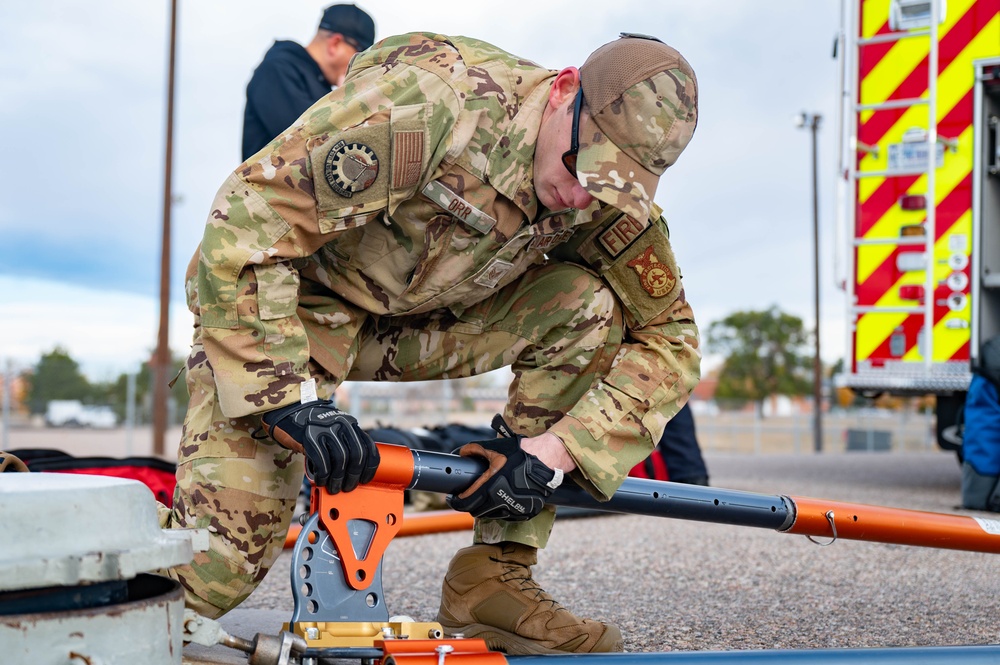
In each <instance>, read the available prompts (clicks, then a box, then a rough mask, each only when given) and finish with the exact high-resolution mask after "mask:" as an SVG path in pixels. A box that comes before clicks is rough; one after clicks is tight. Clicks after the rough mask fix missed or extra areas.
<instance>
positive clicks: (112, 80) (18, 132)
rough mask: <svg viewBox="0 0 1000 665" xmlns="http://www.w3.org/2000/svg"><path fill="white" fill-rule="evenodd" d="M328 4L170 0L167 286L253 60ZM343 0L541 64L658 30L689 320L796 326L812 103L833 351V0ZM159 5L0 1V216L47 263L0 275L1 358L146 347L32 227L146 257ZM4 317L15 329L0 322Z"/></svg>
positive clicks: (806, 283)
mask: <svg viewBox="0 0 1000 665" xmlns="http://www.w3.org/2000/svg"><path fill="white" fill-rule="evenodd" d="M329 2H332V0H328V1H322V2H321V1H310V2H292V3H276V2H274V1H273V0H244V1H243V2H240V3H233V2H231V1H230V0H199V1H198V2H181V3H179V5H180V9H179V17H180V25H179V30H178V64H177V88H176V126H175V130H176V133H175V137H174V151H175V152H174V172H173V173H174V192H175V193H176V194H179V195H181V196H183V203H181V204H179V205H177V206H175V208H174V214H173V228H174V233H173V257H172V271H173V279H172V286H173V289H174V292H175V294H178V295H179V294H180V293H182V276H183V272H184V268H185V266H186V265H187V262H188V259H189V257H190V255H191V252H192V251H193V249H194V247H195V246H196V245H197V243H198V240H199V238H200V235H201V229H202V227H203V224H204V219H205V217H206V215H207V212H208V209H209V206H210V205H211V201H212V199H213V198H214V195H215V192H216V190H217V188H218V187H219V185H220V184H221V183H222V181H223V180H224V179H225V177H226V175H227V174H228V173H229V171H230V170H231V169H233V168H234V167H235V166H236V165H237V162H238V161H239V151H240V133H241V126H242V113H243V95H244V88H245V85H246V82H247V80H248V79H249V77H250V74H251V72H252V70H253V68H254V67H255V66H256V65H257V63H258V62H259V60H260V58H261V56H262V55H263V53H264V51H266V50H267V48H268V47H269V46H270V44H271V42H272V40H274V39H294V40H297V41H300V42H303V41H306V40H308V39H309V38H310V36H311V35H312V33H313V31H314V30H315V26H316V24H317V22H318V19H319V16H320V13H321V11H322V8H323V7H324V6H325V5H326V4H329ZM359 4H360V6H362V7H363V8H365V9H366V10H368V11H369V12H370V13H371V14H372V15H373V16H374V17H375V21H376V25H377V30H378V36H379V37H384V36H387V35H389V34H396V33H400V32H406V31H412V30H429V31H438V32H442V33H444V34H464V35H469V36H474V37H477V38H480V39H484V40H486V41H489V42H492V43H495V44H497V45H499V46H502V47H504V48H506V49H507V50H509V51H511V52H514V53H517V54H519V55H522V56H524V57H526V58H529V59H532V60H535V61H537V62H539V63H542V64H544V65H546V66H549V67H553V68H559V67H562V66H566V65H571V64H576V65H579V64H582V62H583V60H584V59H585V58H586V56H587V55H588V54H589V53H590V52H591V51H592V50H593V49H594V48H596V47H597V46H600V45H601V44H602V43H604V42H606V41H609V40H611V39H613V38H615V36H616V35H617V34H618V32H619V31H633V32H642V33H648V34H653V35H657V36H660V37H662V38H664V39H665V40H666V41H668V42H670V43H672V44H674V45H675V46H677V47H678V48H679V49H680V50H681V51H682V52H683V53H684V55H685V56H686V57H687V58H688V60H690V62H691V63H692V65H693V66H694V67H695V69H696V71H697V74H698V79H699V84H700V96H701V109H700V113H701V115H700V122H699V127H698V131H697V133H696V135H695V138H694V141H693V142H692V144H691V147H690V148H689V150H688V151H687V153H686V154H685V155H684V156H683V157H682V158H681V160H680V161H679V162H678V164H677V165H676V166H675V167H673V168H671V170H670V171H669V172H668V173H667V175H666V176H665V178H664V181H663V183H662V185H661V187H660V190H659V192H658V196H657V200H658V202H659V203H660V204H661V205H663V206H664V208H665V210H666V213H667V217H668V220H669V222H670V226H671V232H672V239H673V243H674V247H675V250H676V253H677V256H678V260H679V262H680V264H681V267H682V268H683V270H684V279H685V286H686V288H687V291H688V295H689V298H690V299H691V301H692V303H693V304H694V306H695V308H696V312H697V314H698V317H699V321H700V322H701V323H702V324H703V325H707V324H708V323H709V322H710V321H712V320H716V319H718V318H722V317H723V316H725V315H726V314H728V313H730V312H732V311H735V310H738V309H761V308H765V307H768V306H770V305H771V304H775V303H776V304H778V305H779V306H780V307H782V309H784V310H786V311H790V312H791V313H793V314H796V315H797V316H800V317H802V318H803V319H804V320H805V321H806V325H807V326H809V327H811V326H812V325H813V323H812V235H811V202H810V190H809V187H810V180H809V174H808V168H809V159H810V155H809V141H808V134H807V133H806V132H803V131H801V130H797V129H796V128H795V127H794V126H793V124H792V122H791V118H792V116H793V115H794V114H796V113H798V112H799V111H801V110H809V111H818V112H821V113H823V115H824V117H825V123H824V125H823V129H822V131H821V134H820V163H821V174H820V182H821V192H820V204H821V211H822V214H821V217H822V219H821V223H822V226H823V232H822V242H821V247H822V251H821V254H822V266H823V276H822V284H823V302H824V306H823V319H824V349H825V350H824V357H826V358H830V359H835V358H837V357H840V356H841V355H842V354H843V344H842V343H837V342H835V341H834V340H835V339H837V338H838V337H839V338H841V339H842V338H843V333H842V332H841V333H840V334H839V335H836V334H835V332H833V331H837V330H841V331H842V330H843V325H842V323H841V321H842V320H843V316H844V311H845V306H844V303H843V297H842V294H841V293H840V292H839V291H835V290H833V289H832V288H831V286H830V285H832V284H833V254H834V245H833V231H832V224H833V220H832V214H831V212H832V210H833V191H834V180H833V177H834V176H833V171H834V163H835V156H836V152H835V150H834V138H835V134H836V132H835V122H834V108H835V104H836V98H837V91H836V89H835V88H836V84H837V77H836V63H835V61H833V60H832V59H831V57H830V46H831V43H832V38H833V36H834V34H835V33H836V31H837V29H838V27H839V26H838V16H837V11H838V3H837V2H834V0H825V1H819V2H801V0H769V1H768V2H746V1H745V0H702V1H701V2H697V3H690V2H677V1H676V0H662V1H660V2H649V1H648V0H619V1H618V2H613V3H607V2H594V1H593V0H576V1H574V0H554V1H552V2H538V1H537V0H507V1H506V2H504V3H502V4H501V5H498V4H496V3H468V2H459V1H458V0H424V1H422V2H413V1H412V0H406V1H404V0H368V1H359ZM168 7H169V5H168V4H167V3H153V4H150V3H142V2H139V3H136V2H128V1H127V0H105V1H104V2H99V3H93V2H84V1H83V0H51V1H49V2H44V3H19V2H7V3H2V4H0V40H2V42H3V43H4V49H3V50H2V51H0V90H3V91H4V97H3V103H2V104H0V124H2V125H3V126H4V127H5V129H7V134H6V135H5V147H6V148H7V150H8V152H7V154H6V156H5V159H6V162H5V169H4V180H5V184H6V185H7V187H8V191H10V192H14V193H15V194H16V195H11V196H7V197H5V198H4V200H3V201H0V232H3V233H10V232H16V233H18V235H17V237H18V238H24V237H25V235H24V231H25V230H26V229H27V230H30V232H31V233H32V234H34V236H37V239H38V241H37V244H36V245H33V246H30V247H17V248H15V250H16V251H20V252H22V255H23V252H30V253H31V255H32V256H34V257H36V259H35V260H36V262H37V264H38V265H39V266H43V265H45V264H46V262H47V261H48V263H50V264H51V266H50V271H51V274H52V278H53V279H54V280H60V284H59V285H52V284H46V283H41V282H29V283H27V285H25V284H26V283H25V282H24V281H23V280H20V279H18V280H13V279H12V278H10V277H7V278H5V279H4V280H3V281H2V282H0V285H4V286H5V287H6V286H11V284H12V282H13V281H16V282H17V285H19V286H22V287H23V289H22V290H23V291H25V293H26V294H27V293H28V292H30V294H28V295H29V297H25V298H20V297H18V298H16V299H13V300H12V299H11V298H10V297H8V293H7V292H5V293H4V295H3V296H2V297H0V315H2V316H3V322H4V323H3V328H2V332H0V356H10V355H13V356H14V357H16V358H18V359H19V361H20V360H21V359H24V361H30V360H32V357H33V356H34V355H36V354H37V353H38V351H39V350H47V347H50V346H51V345H52V344H53V343H55V342H57V341H58V342H60V343H64V344H65V345H67V346H68V348H70V350H71V352H73V353H74V355H80V357H81V358H84V357H85V358H86V360H85V364H86V365H87V366H88V367H89V366H91V365H93V366H95V367H111V366H113V365H115V363H117V362H118V361H117V359H118V358H122V357H127V358H129V359H130V360H129V362H133V363H134V362H137V361H138V359H140V358H143V357H145V355H146V354H147V352H148V350H149V349H151V348H152V346H153V344H154V343H155V333H156V326H157V321H156V316H157V313H156V312H157V310H156V307H155V303H154V301H153V299H152V298H143V297H139V296H127V295H120V294H118V295H116V294H114V293H112V291H113V290H115V289H118V290H121V289H123V288H125V286H124V283H125V282H126V280H127V279H128V276H124V275H123V276H122V277H121V278H120V279H118V280H116V283H108V284H107V285H106V288H104V289H102V290H96V291H85V290H81V289H79V288H77V287H75V286H67V285H72V284H74V283H75V281H76V280H79V276H78V275H74V274H73V273H72V272H71V270H72V269H68V270H67V269H64V270H63V272H62V273H60V272H59V265H57V261H56V260H55V257H52V256H47V255H46V252H45V246H46V240H47V239H51V238H55V237H59V238H61V239H64V240H67V239H68V241H70V242H72V243H73V246H75V247H79V251H80V252H86V253H90V254H100V258H101V260H106V261H108V262H111V263H120V262H122V261H123V258H124V257H122V256H116V255H115V252H126V251H129V247H131V258H132V259H133V261H134V260H135V259H136V257H141V258H140V260H143V261H146V262H148V263H147V265H156V264H157V263H158V261H159V254H158V252H159V239H158V234H159V225H160V217H161V201H162V196H163V195H162V183H163V174H162V161H163V143H164V117H165V103H164V91H165V86H166V84H165V79H166V45H167V19H168V15H167V11H168ZM498 7H500V8H501V9H500V10H499V11H498ZM54 44H58V48H53V45H54ZM110 240H114V241H115V242H114V243H112V242H110ZM122 243H124V244H122ZM109 247H114V248H115V249H113V250H109V249H108V248H109ZM105 254H107V256H105ZM84 303H87V304H86V305H85V304H84ZM15 308H16V312H15V311H14V310H15ZM172 310H173V311H177V312H179V314H178V315H177V316H174V317H173V319H174V320H177V319H178V318H180V317H183V316H187V314H186V310H184V308H183V307H181V306H179V305H178V306H174V307H173V308H172ZM15 313H16V315H17V317H18V320H21V321H24V322H25V325H23V326H22V325H20V324H18V325H15V326H11V325H10V323H9V321H11V320H13V319H10V318H9V317H10V315H12V314H15ZM28 322H32V323H31V324H30V325H28ZM105 322H107V325H105ZM827 328H830V329H831V332H830V333H829V334H828V333H827V332H826V330H827ZM69 329H72V330H76V329H79V331H80V332H79V333H76V332H73V333H70V332H67V330H69ZM112 330H114V331H116V332H114V333H111V332H109V331H112ZM187 338H188V332H187V330H186V329H185V330H183V332H182V333H175V334H173V335H172V340H176V341H172V345H173V346H174V347H175V349H177V350H181V351H183V349H184V348H186V346H187V344H188V339H187ZM84 340H86V341H84ZM125 340H129V341H127V342H126V341H125ZM827 340H830V342H829V343H827ZM831 354H832V355H831ZM91 358H92V359H93V360H91Z"/></svg>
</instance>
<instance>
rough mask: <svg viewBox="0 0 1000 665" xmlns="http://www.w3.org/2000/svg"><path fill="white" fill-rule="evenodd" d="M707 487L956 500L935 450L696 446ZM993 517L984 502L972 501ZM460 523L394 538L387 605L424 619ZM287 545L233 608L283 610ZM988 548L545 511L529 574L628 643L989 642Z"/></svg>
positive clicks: (634, 647) (689, 646) (993, 572)
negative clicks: (742, 451)
mask: <svg viewBox="0 0 1000 665" xmlns="http://www.w3.org/2000/svg"><path fill="white" fill-rule="evenodd" d="M706 459H707V462H708V465H709V470H710V472H711V480H712V484H713V485H714V486H716V487H725V488H729V489H738V490H747V491H752V492H761V493H766V494H786V495H792V496H811V497H819V498H826V499H831V500H838V501H849V502H857V503H867V504H874V505H880V506H894V507H901V508H911V509H917V510H928V511H933V512H942V513H955V512H959V513H964V514H970V515H977V513H973V512H970V511H961V510H960V509H958V508H957V504H958V503H959V498H960V497H959V477H960V474H959V468H958V465H957V464H956V462H955V458H954V457H953V456H952V455H950V454H946V453H940V452H935V453H910V454H878V453H876V454H863V453H855V454H826V455H812V454H807V455H794V456H793V455H776V456H758V457H751V456H742V455H725V454H709V455H706ZM978 515H980V516H983V517H996V515H995V514H978ZM470 542H471V534H470V533H469V532H458V533H444V534H435V535H428V536H419V537H411V538H400V539H398V540H397V541H395V542H394V543H393V544H392V545H391V546H390V548H389V551H388V552H387V553H386V556H385V561H384V566H383V571H384V572H383V587H384V591H385V597H386V603H387V606H388V608H389V613H390V614H391V615H398V614H405V615H408V616H411V617H413V618H415V619H416V620H418V621H433V619H434V616H435V614H436V612H437V604H438V599H439V593H440V584H441V579H442V578H443V576H444V573H445V569H446V567H447V564H448V561H449V559H450V558H451V555H452V554H453V553H454V552H455V550H457V549H458V548H460V547H464V546H465V545H467V544H469V543H470ZM289 559H290V554H289V552H287V551H286V552H285V553H283V554H282V556H281V558H280V559H279V561H278V563H277V564H276V566H275V567H274V569H272V572H271V574H269V575H268V577H267V579H265V581H264V583H263V584H262V585H261V586H260V587H259V588H258V589H257V591H255V592H254V594H253V595H252V596H251V597H250V598H249V599H247V601H246V602H245V603H244V604H243V605H242V606H241V608H243V609H272V610H287V611H288V612H289V613H290V612H291V608H292V603H291V597H290V591H289V582H288V580H289V571H288V566H289ZM997 563H998V561H997V559H996V558H995V557H994V556H992V555H988V554H978V553H971V552H957V551H950V550H935V549H927V548H917V547H905V546H898V545H884V544H879V543H869V542H858V541H846V540H842V541H839V542H837V543H835V544H834V545H832V546H830V547H819V546H817V545H815V544H813V543H810V542H809V541H807V540H806V539H805V538H804V537H801V536H791V535H787V534H780V533H776V532H774V531H771V530H768V529H757V528H749V527H736V526H725V525H715V524H708V523H701V522H687V521H681V520H670V519H662V518H654V517H641V516H633V515H600V516H592V517H573V518H569V517H567V518H560V519H559V520H557V522H556V526H555V529H554V532H553V534H552V539H551V542H550V544H549V547H548V548H547V549H546V550H545V551H543V552H542V553H541V555H540V561H539V564H538V565H537V566H536V567H535V577H536V579H537V580H538V581H539V582H540V583H541V584H542V586H543V587H544V588H545V589H546V590H547V591H549V592H550V593H551V594H552V595H553V596H554V597H555V598H556V599H557V600H559V601H560V602H562V603H563V604H564V605H565V606H567V607H568V608H570V609H571V610H572V611H574V612H575V613H577V614H578V615H581V616H589V617H592V618H596V619H600V620H603V621H611V622H614V623H617V624H618V625H619V627H621V629H622V633H623V634H624V635H625V646H626V649H627V650H628V651H632V652H640V651H650V652H652V651H673V650H683V651H686V650H733V649H792V648H838V647H895V646H950V645H959V644H998V643H1000V639H998V629H1000V620H998V611H1000V575H998V574H997V572H998V569H997Z"/></svg>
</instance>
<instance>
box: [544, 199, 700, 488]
mask: <svg viewBox="0 0 1000 665" xmlns="http://www.w3.org/2000/svg"><path fill="white" fill-rule="evenodd" d="M654 212H655V214H656V219H655V221H652V222H649V223H647V224H645V225H643V224H640V223H637V222H636V221H635V220H633V219H631V218H629V217H627V216H625V215H622V214H621V213H618V212H617V211H615V212H614V213H608V214H606V215H605V217H604V218H603V219H602V220H601V221H600V222H599V223H598V224H597V227H596V229H593V227H591V229H588V230H587V232H586V233H583V234H578V235H579V236H580V237H579V238H578V239H575V242H574V241H571V244H570V246H569V248H568V249H569V250H570V251H571V252H572V255H570V254H566V255H563V256H559V257H558V258H575V260H577V261H583V262H585V263H587V264H589V265H590V266H591V267H593V268H595V269H596V270H598V272H599V273H600V274H601V275H602V277H603V278H604V280H605V281H606V282H607V283H608V284H609V285H610V286H611V288H612V289H613V290H614V292H615V294H616V296H617V297H618V299H619V301H620V302H621V304H622V310H623V315H624V328H625V330H624V336H623V343H622V345H621V347H620V348H619V349H618V353H617V354H616V356H615V359H614V362H613V364H612V367H611V370H610V372H608V375H607V376H605V377H603V378H601V379H600V380H599V381H597V382H596V383H595V384H594V386H593V387H592V388H591V389H590V391H589V392H588V393H587V394H586V395H585V396H584V397H583V398H582V399H581V400H580V401H579V402H577V404H576V406H574V407H573V408H572V409H570V411H569V413H567V414H566V416H564V417H563V418H562V419H561V420H560V421H559V422H557V423H556V424H555V425H553V426H552V427H551V428H550V430H549V431H550V432H552V433H553V434H555V435H557V436H558V437H560V438H561V439H562V441H563V443H564V444H565V445H566V448H567V450H568V451H569V453H570V455H572V456H573V459H574V460H575V461H576V463H577V465H578V469H577V471H575V472H574V473H575V474H576V475H577V478H578V480H582V481H583V482H582V483H581V485H582V486H583V487H585V488H586V489H587V490H588V491H589V492H590V493H591V494H593V495H594V496H595V497H596V498H597V499H599V500H606V499H608V498H610V497H611V495H612V494H614V492H615V490H617V489H618V487H619V485H621V483H622V481H623V480H624V479H625V477H626V476H627V475H628V472H629V470H630V469H631V468H632V467H633V466H635V465H636V464H637V463H639V462H641V461H642V460H643V459H645V458H646V457H647V456H649V453H650V452H651V451H652V450H653V448H654V447H655V446H656V444H657V442H658V441H659V440H660V437H661V436H662V435H663V429H664V427H666V424H667V421H669V420H670V419H671V418H673V416H674V415H675V414H676V413H677V412H678V411H679V410H680V409H681V407H682V406H684V404H685V403H686V402H687V400H688V397H689V396H690V393H691V391H692V390H693V389H694V386H695V385H696V384H697V383H698V379H699V376H700V369H699V368H700V361H701V355H700V352H699V342H698V327H697V325H696V324H695V321H694V314H693V312H692V310H691V307H690V305H688V303H687V300H686V298H685V296H684V288H683V286H682V284H681V278H680V273H679V270H678V268H677V264H676V262H675V261H674V256H673V251H672V250H671V248H670V241H669V239H668V236H667V227H666V222H665V221H664V220H663V218H662V217H660V215H659V210H655V211H654ZM565 251H566V250H564V252H565ZM573 255H575V256H573Z"/></svg>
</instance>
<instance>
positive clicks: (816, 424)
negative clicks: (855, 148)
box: [796, 111, 823, 453]
mask: <svg viewBox="0 0 1000 665" xmlns="http://www.w3.org/2000/svg"><path fill="white" fill-rule="evenodd" d="M822 120H823V116H821V115H820V114H819V113H806V112H805V111H803V112H802V113H800V114H799V116H798V118H797V120H796V124H797V125H798V127H799V128H800V129H804V128H808V129H809V130H811V132H812V208H813V220H812V221H813V313H814V317H815V321H816V334H815V337H814V339H815V342H816V346H815V350H814V357H813V448H814V449H815V451H816V452H818V453H819V452H822V451H823V360H822V359H821V357H820V354H819V349H820V344H819V328H820V325H819V173H818V171H819V167H818V153H819V147H818V143H817V137H818V135H819V124H820V121H822Z"/></svg>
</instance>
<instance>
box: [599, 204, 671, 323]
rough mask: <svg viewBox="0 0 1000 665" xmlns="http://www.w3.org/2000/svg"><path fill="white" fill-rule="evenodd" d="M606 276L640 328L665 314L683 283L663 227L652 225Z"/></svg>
mask: <svg viewBox="0 0 1000 665" xmlns="http://www.w3.org/2000/svg"><path fill="white" fill-rule="evenodd" d="M604 277H605V279H607V281H608V283H609V284H611V287H612V288H613V289H614V290H615V293H616V294H617V295H618V297H619V298H620V299H621V301H622V303H623V304H624V305H625V307H626V308H627V309H628V310H629V312H630V313H631V314H632V315H633V317H635V319H636V320H637V321H638V323H639V325H645V324H646V323H648V322H649V321H651V320H652V319H653V318H655V317H656V316H657V315H659V314H661V313H662V312H664V311H665V310H666V309H667V308H668V307H669V306H670V305H671V304H672V303H673V302H674V300H676V299H677V295H678V294H679V293H680V290H681V280H680V273H679V271H678V269H677V264H676V261H675V259H674V253H673V250H671V248H670V241H669V240H668V239H667V235H666V229H665V228H664V227H663V225H662V224H659V223H653V224H651V225H650V226H648V227H646V228H645V229H643V230H642V232H641V233H640V234H638V235H637V236H635V238H633V240H632V242H631V244H629V245H628V246H627V247H626V248H625V249H623V250H622V251H621V252H619V253H618V255H617V256H616V257H615V259H614V262H613V263H612V264H611V266H610V267H609V268H608V270H607V271H606V272H605V273H604Z"/></svg>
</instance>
